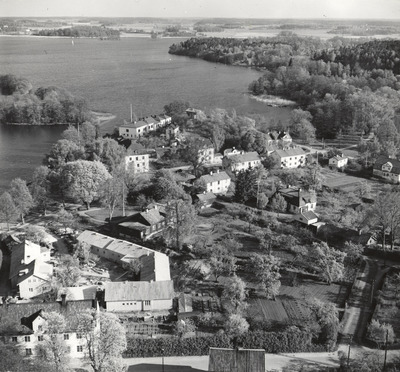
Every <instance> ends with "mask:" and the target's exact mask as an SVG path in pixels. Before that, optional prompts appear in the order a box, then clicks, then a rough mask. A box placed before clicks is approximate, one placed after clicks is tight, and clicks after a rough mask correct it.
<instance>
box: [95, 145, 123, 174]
mask: <svg viewBox="0 0 400 372" xmlns="http://www.w3.org/2000/svg"><path fill="white" fill-rule="evenodd" d="M93 147H94V148H93V159H94V160H99V161H101V162H102V163H103V164H104V165H105V166H106V167H107V170H108V171H109V172H113V171H114V170H115V168H117V167H118V166H119V165H120V164H121V163H122V161H123V160H124V159H125V155H126V149H125V147H124V146H121V145H120V144H119V143H118V142H117V141H115V140H113V139H112V138H99V139H98V140H96V141H95V142H94V146H93Z"/></svg>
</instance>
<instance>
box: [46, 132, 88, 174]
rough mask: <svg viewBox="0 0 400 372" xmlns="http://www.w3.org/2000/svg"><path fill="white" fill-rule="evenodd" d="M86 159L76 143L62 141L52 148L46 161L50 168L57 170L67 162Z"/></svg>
mask: <svg viewBox="0 0 400 372" xmlns="http://www.w3.org/2000/svg"><path fill="white" fill-rule="evenodd" d="M84 157H85V154H84V152H83V150H82V148H81V147H79V146H78V145H77V144H76V143H75V142H72V141H69V140H66V139H61V140H58V141H57V142H56V143H55V144H54V145H53V146H52V147H51V150H50V153H49V154H48V155H47V156H46V159H47V164H48V165H49V166H50V168H52V169H56V170H57V169H59V168H61V167H62V166H63V165H64V164H65V163H67V162H71V161H76V160H79V159H83V158H84Z"/></svg>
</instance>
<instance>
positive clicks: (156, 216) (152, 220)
mask: <svg viewBox="0 0 400 372" xmlns="http://www.w3.org/2000/svg"><path fill="white" fill-rule="evenodd" d="M139 216H140V217H141V218H139ZM164 220H165V217H164V216H162V215H161V214H160V211H159V210H158V209H148V210H146V211H145V212H140V213H138V214H137V215H133V216H132V219H131V221H134V222H135V221H136V222H140V223H142V222H145V223H147V224H148V225H149V226H153V225H156V224H157V223H160V222H162V221H164Z"/></svg>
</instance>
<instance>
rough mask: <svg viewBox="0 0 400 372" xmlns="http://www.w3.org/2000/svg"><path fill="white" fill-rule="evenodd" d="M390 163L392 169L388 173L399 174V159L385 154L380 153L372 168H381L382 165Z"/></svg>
mask: <svg viewBox="0 0 400 372" xmlns="http://www.w3.org/2000/svg"><path fill="white" fill-rule="evenodd" d="M386 163H392V166H393V168H392V170H391V171H390V173H395V174H400V161H399V160H397V159H392V158H388V157H387V156H384V155H380V156H379V157H378V159H376V162H375V164H374V169H376V170H382V165H384V164H386Z"/></svg>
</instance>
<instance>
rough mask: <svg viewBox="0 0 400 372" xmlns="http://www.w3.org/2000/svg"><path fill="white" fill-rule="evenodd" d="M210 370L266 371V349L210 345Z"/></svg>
mask: <svg viewBox="0 0 400 372" xmlns="http://www.w3.org/2000/svg"><path fill="white" fill-rule="evenodd" d="M208 370H209V371H236V372H264V371H265V350H264V349H255V350H251V349H237V350H235V349H222V348H214V347H210V358H209V363H208Z"/></svg>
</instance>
